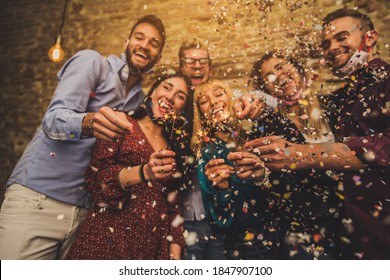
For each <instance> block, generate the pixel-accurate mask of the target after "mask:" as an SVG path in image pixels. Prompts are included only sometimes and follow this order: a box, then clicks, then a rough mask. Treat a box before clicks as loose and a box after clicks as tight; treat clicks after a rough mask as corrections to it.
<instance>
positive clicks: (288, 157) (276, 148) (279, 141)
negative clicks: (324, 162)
mask: <svg viewBox="0 0 390 280" xmlns="http://www.w3.org/2000/svg"><path fill="white" fill-rule="evenodd" d="M296 145H298V144H295V143H291V142H288V141H286V140H285V139H283V138H281V137H278V136H267V137H262V138H257V139H255V140H252V141H249V142H247V143H246V144H245V146H244V147H245V148H246V149H250V150H251V151H252V152H253V153H255V154H257V155H258V156H259V157H260V159H261V160H262V161H264V162H265V165H266V166H267V167H268V168H269V169H271V170H277V171H280V170H281V169H295V168H296V167H297V166H296V165H297V163H298V162H300V161H301V160H302V154H300V153H299V152H297V149H296Z"/></svg>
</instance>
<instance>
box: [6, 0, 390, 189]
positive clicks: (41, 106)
mask: <svg viewBox="0 0 390 280" xmlns="http://www.w3.org/2000/svg"><path fill="white" fill-rule="evenodd" d="M63 5H64V0H2V1H0V14H1V17H0V118H1V122H0V135H1V138H0V139H1V140H0V159H1V160H0V185H1V186H3V185H4V183H5V182H6V180H7V178H8V177H9V175H10V173H11V171H12V169H13V167H14V165H15V163H16V162H17V160H18V158H19V157H20V155H21V154H22V152H23V150H24V149H25V147H26V145H27V144H28V142H29V141H30V140H31V138H32V136H33V135H34V132H35V130H36V129H37V127H38V126H39V124H40V121H41V118H42V116H43V114H44V112H45V109H46V107H47V105H48V103H49V101H50V99H51V97H52V94H53V92H54V89H55V87H56V83H57V81H56V73H57V72H58V70H59V69H60V67H61V66H62V64H63V63H64V62H65V61H66V59H68V58H70V57H71V55H72V54H74V53H75V52H77V51H78V50H81V49H85V48H90V49H94V50H97V51H99V52H100V53H102V54H103V55H109V54H120V52H121V51H122V46H123V43H124V41H125V39H126V38H127V36H128V33H129V29H130V27H131V26H132V24H133V23H134V22H135V20H136V19H137V18H139V17H140V16H142V15H145V14H149V13H152V14H156V15H157V16H158V17H160V18H161V19H162V20H163V22H164V23H165V25H166V31H167V37H168V41H167V45H166V48H165V50H164V52H163V59H162V61H161V63H160V64H159V65H158V66H157V67H156V70H157V71H156V72H157V73H158V72H160V71H162V70H164V69H168V68H176V67H177V52H178V48H179V46H180V44H181V42H182V41H183V40H184V39H186V38H187V37H188V36H192V35H196V36H198V37H201V38H205V39H207V40H208V41H209V44H210V46H211V54H212V58H213V67H214V77H215V78H220V79H224V80H226V81H228V82H229V84H230V85H231V86H232V87H241V86H242V85H243V84H244V83H245V81H246V78H247V75H248V71H249V70H250V68H251V65H252V63H253V61H254V60H255V59H257V58H258V57H259V56H261V55H262V54H263V53H264V52H265V51H266V50H267V49H270V48H273V47H289V48H294V49H297V50H298V55H300V56H304V57H307V56H308V55H309V54H310V56H312V58H311V59H309V60H308V61H307V66H308V67H310V69H311V70H312V72H313V71H315V72H319V73H322V74H321V75H320V78H319V80H318V81H317V85H321V84H322V85H323V86H324V89H328V88H329V87H332V84H329V83H327V79H329V77H330V76H329V74H328V73H326V70H324V69H322V68H321V67H320V66H319V63H318V58H316V57H319V56H320V53H319V52H318V50H316V49H315V45H316V43H317V40H318V35H319V32H318V31H317V32H316V33H317V34H315V33H313V30H316V29H318V28H317V27H318V25H317V24H318V20H319V19H321V18H323V17H324V15H325V14H326V13H328V12H330V11H332V10H335V9H337V8H341V7H349V8H354V7H357V8H359V10H361V11H362V12H364V13H368V14H369V15H370V16H371V17H372V19H373V20H374V23H375V24H376V26H377V29H378V30H379V32H380V33H381V34H382V39H381V41H380V44H379V50H380V52H381V57H382V58H384V59H385V60H387V61H390V59H389V58H390V53H389V51H390V47H389V44H390V31H389V28H388V26H389V25H390V13H389V8H390V4H389V1H384V0H370V1H368V0H365V1H364V0H355V1H352V0H262V1H259V0H257V1H255V0H252V1H245V0H223V1H222V0H220V1H218V0H214V1H212V0H210V1H206V0H203V1H201V0H188V1H183V0H180V1H179V0H176V1H175V0H166V1H157V0H148V1H147V0H144V1H135V0H133V1H129V0H116V1H108V0H70V1H69V5H68V9H67V15H66V19H65V26H64V29H63V43H62V46H63V49H64V50H65V59H64V60H63V61H62V62H60V63H58V64H55V63H53V62H51V61H50V60H49V59H48V57H47V51H48V49H49V48H50V46H51V45H52V44H53V40H54V38H55V36H56V35H57V32H58V29H59V24H60V19H61V15H62V9H63ZM155 75H156V74H151V75H149V76H148V77H147V78H146V83H145V88H147V87H148V86H149V85H150V81H151V80H153V78H154V76H155ZM323 91H325V90H323Z"/></svg>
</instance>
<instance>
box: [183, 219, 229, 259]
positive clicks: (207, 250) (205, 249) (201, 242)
mask: <svg viewBox="0 0 390 280" xmlns="http://www.w3.org/2000/svg"><path fill="white" fill-rule="evenodd" d="M184 230H186V231H187V232H188V233H195V234H196V241H195V243H194V244H191V245H187V249H186V251H185V252H184V255H183V259H184V260H224V259H226V257H225V246H224V238H223V236H222V235H221V234H218V233H215V232H213V230H212V229H211V228H210V226H209V224H208V222H207V221H185V222H184Z"/></svg>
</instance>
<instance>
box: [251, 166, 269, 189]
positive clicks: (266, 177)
mask: <svg viewBox="0 0 390 280" xmlns="http://www.w3.org/2000/svg"><path fill="white" fill-rule="evenodd" d="M270 174H271V171H270V170H269V169H268V168H267V167H264V176H263V179H262V180H261V181H256V182H253V184H254V185H255V186H256V187H260V188H262V189H263V188H267V189H269V188H270V187H272V184H271V182H270V181H269V175H270Z"/></svg>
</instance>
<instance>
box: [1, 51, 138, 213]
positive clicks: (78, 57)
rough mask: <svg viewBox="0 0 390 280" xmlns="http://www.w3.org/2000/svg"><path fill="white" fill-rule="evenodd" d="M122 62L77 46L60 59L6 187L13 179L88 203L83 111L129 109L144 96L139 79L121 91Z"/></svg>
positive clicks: (88, 153) (89, 140)
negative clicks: (70, 54) (40, 113)
mask: <svg viewBox="0 0 390 280" xmlns="http://www.w3.org/2000/svg"><path fill="white" fill-rule="evenodd" d="M124 66H125V62H124V61H122V60H121V59H120V58H118V57H116V56H113V55H111V56H109V57H103V56H101V55H100V54H99V53H97V52H95V51H92V50H83V51H80V52H78V53H77V54H75V55H74V56H73V57H72V58H71V59H69V60H68V61H67V62H66V63H65V65H64V66H63V67H62V69H61V70H60V71H59V72H58V79H59V83H58V86H57V88H56V91H55V93H54V96H53V99H52V101H51V103H50V105H49V107H48V109H47V111H46V113H45V115H44V117H43V120H42V124H41V126H40V127H39V128H38V130H37V132H36V133H35V135H34V138H33V139H32V141H31V142H30V143H29V145H28V146H27V148H26V150H25V151H24V153H23V155H22V157H21V158H20V160H19V161H18V163H17V165H16V167H15V169H14V171H13V173H12V175H11V177H10V179H9V180H8V182H7V186H8V185H10V184H13V183H18V184H21V185H23V186H25V187H28V188H30V189H33V190H35V191H37V192H40V193H43V194H45V195H46V196H48V197H50V198H54V199H57V200H59V201H62V202H66V203H69V204H72V205H77V206H80V207H87V206H89V197H88V194H87V191H86V190H85V188H84V174H85V170H86V168H87V166H88V164H89V161H90V158H91V148H92V146H93V144H94V143H95V138H86V137H82V127H81V124H82V121H83V118H84V116H85V115H86V114H87V113H88V112H97V111H98V110H99V108H101V107H103V106H109V107H111V108H116V109H118V110H123V111H130V110H134V109H135V108H137V107H138V106H139V105H140V104H141V103H142V101H143V99H144V97H145V94H144V92H143V91H142V88H141V82H138V83H137V84H136V85H135V86H134V87H133V88H132V89H131V90H130V91H129V93H128V95H127V96H126V94H125V90H126V82H127V75H126V74H123V72H124V71H122V69H123V68H124Z"/></svg>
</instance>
